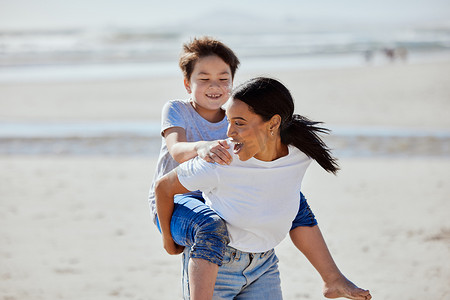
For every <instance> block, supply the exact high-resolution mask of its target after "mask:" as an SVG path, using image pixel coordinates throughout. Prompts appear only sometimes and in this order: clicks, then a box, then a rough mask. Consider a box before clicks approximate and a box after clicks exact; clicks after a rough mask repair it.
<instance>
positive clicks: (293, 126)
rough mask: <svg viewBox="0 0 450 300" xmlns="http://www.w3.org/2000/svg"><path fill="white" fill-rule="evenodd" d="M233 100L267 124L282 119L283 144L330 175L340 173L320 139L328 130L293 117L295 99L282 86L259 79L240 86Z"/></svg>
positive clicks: (296, 116) (265, 79)
mask: <svg viewBox="0 0 450 300" xmlns="http://www.w3.org/2000/svg"><path fill="white" fill-rule="evenodd" d="M232 98H233V99H237V100H240V101H242V102H244V103H246V104H247V105H248V106H249V107H250V110H251V111H252V112H254V113H255V114H257V115H259V116H261V117H262V119H263V120H264V121H268V120H270V119H271V118H272V117H273V116H274V115H277V114H278V115H279V116H280V117H281V124H280V136H281V142H282V143H283V144H285V145H293V146H295V147H297V148H298V149H299V150H300V151H302V152H303V153H305V154H306V155H307V156H309V157H310V158H312V159H314V160H315V161H317V163H318V164H319V165H320V166H321V167H322V168H324V169H325V170H326V171H327V172H331V173H333V174H336V173H337V171H338V170H339V166H338V164H337V159H336V158H334V157H333V156H332V155H331V151H330V149H329V148H328V147H327V145H326V144H325V143H324V142H323V141H322V139H321V138H320V136H319V135H320V134H328V133H329V130H328V129H326V128H323V127H319V126H317V125H318V124H322V122H315V121H311V120H309V119H308V118H306V117H303V116H301V115H298V114H294V100H293V98H292V95H291V93H290V92H289V90H288V89H287V88H286V87H285V86H284V85H283V84H282V83H281V82H279V81H277V80H275V79H272V78H267V77H256V78H253V79H250V80H248V81H246V82H244V83H243V84H241V85H240V86H238V87H237V88H236V89H235V90H234V91H233V93H232Z"/></svg>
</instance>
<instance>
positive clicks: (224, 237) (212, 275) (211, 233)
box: [170, 193, 229, 300]
mask: <svg viewBox="0 0 450 300" xmlns="http://www.w3.org/2000/svg"><path fill="white" fill-rule="evenodd" d="M174 200H175V207H174V212H173V215H172V220H171V224H170V225H171V234H172V237H173V239H174V241H175V243H177V244H179V245H182V246H186V247H188V248H189V251H185V252H184V259H189V257H186V254H187V253H189V256H190V259H189V266H188V278H185V279H184V280H183V282H184V283H185V285H187V283H188V284H189V286H185V287H184V288H183V291H184V293H185V292H186V291H189V294H190V296H191V300H196V299H211V297H212V294H213V291H214V283H215V279H216V276H217V270H218V268H219V265H221V264H222V258H223V255H224V251H225V248H226V245H227V244H228V242H229V239H228V232H227V229H226V225H225V222H224V221H223V220H222V219H221V218H220V217H219V216H218V215H217V214H216V213H215V212H214V211H213V210H212V209H211V208H210V207H209V206H207V205H206V204H204V200H203V198H202V197H201V194H198V193H197V194H195V193H194V194H185V195H178V196H175V199H174ZM188 297H189V296H187V295H186V293H185V299H189V298H188Z"/></svg>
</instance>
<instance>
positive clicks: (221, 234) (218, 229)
mask: <svg viewBox="0 0 450 300" xmlns="http://www.w3.org/2000/svg"><path fill="white" fill-rule="evenodd" d="M204 235H207V236H210V237H211V236H212V237H216V238H218V239H221V240H224V241H226V244H228V242H229V238H228V230H227V225H226V224H225V221H224V220H222V218H221V217H219V216H212V217H210V218H208V221H206V222H204V223H203V224H202V225H200V226H199V230H198V232H197V236H204Z"/></svg>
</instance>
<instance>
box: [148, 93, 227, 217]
mask: <svg viewBox="0 0 450 300" xmlns="http://www.w3.org/2000/svg"><path fill="white" fill-rule="evenodd" d="M172 127H181V128H184V130H185V131H186V140H187V141H188V142H198V141H214V140H221V139H226V138H227V127H228V122H227V119H226V118H225V117H224V118H223V120H222V121H220V122H218V123H211V122H209V121H207V120H205V119H204V118H203V117H201V116H200V115H199V114H198V113H197V111H196V110H195V109H194V108H193V107H192V105H191V103H190V100H171V101H169V102H167V103H166V104H165V105H164V107H163V110H162V116H161V135H162V134H163V132H164V131H165V130H166V129H169V128H172ZM178 165H179V163H178V162H176V161H175V160H174V159H173V158H172V156H171V155H170V153H169V150H168V149H167V145H166V141H165V139H164V137H162V142H161V150H160V153H159V158H158V163H157V166H156V171H155V174H154V177H153V183H152V185H151V188H150V191H149V197H148V201H149V205H150V208H151V212H152V218H153V222H156V203H155V193H154V187H155V182H156V180H158V179H159V178H161V177H162V176H164V175H165V174H167V173H169V172H170V171H172V170H173V169H175V168H176V167H177V166H178Z"/></svg>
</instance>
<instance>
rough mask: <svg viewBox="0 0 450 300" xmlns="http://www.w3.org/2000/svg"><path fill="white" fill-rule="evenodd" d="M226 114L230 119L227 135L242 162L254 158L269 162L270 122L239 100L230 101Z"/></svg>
mask: <svg viewBox="0 0 450 300" xmlns="http://www.w3.org/2000/svg"><path fill="white" fill-rule="evenodd" d="M226 114H227V118H228V131H227V135H228V137H230V138H231V139H232V141H233V142H234V143H235V146H234V149H233V152H234V153H235V154H237V155H238V157H239V159H240V160H242V161H245V160H248V159H250V158H252V157H255V158H256V159H259V160H263V161H267V160H270V158H268V156H267V151H268V149H267V141H268V139H269V135H270V130H269V122H268V121H267V122H265V121H263V119H262V118H261V116H259V115H257V114H255V113H254V112H252V111H251V110H250V107H249V106H248V105H247V104H246V103H244V102H242V101H240V100H238V99H230V100H229V103H228V105H227V109H226Z"/></svg>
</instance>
